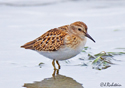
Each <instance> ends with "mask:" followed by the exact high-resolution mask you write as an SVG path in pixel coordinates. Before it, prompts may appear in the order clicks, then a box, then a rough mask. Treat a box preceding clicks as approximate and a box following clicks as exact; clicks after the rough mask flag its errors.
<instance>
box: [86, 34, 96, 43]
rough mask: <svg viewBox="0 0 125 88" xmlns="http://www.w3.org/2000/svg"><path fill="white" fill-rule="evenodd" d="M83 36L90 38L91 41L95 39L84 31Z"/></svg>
mask: <svg viewBox="0 0 125 88" xmlns="http://www.w3.org/2000/svg"><path fill="white" fill-rule="evenodd" d="M85 36H86V37H88V38H89V39H91V40H92V41H93V42H95V40H94V39H93V38H92V37H91V36H90V35H89V34H88V33H86V35H85Z"/></svg>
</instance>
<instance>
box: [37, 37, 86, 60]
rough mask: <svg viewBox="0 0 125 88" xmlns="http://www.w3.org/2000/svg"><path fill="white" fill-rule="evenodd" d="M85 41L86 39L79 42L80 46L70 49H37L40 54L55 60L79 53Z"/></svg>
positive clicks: (68, 57)
mask: <svg viewBox="0 0 125 88" xmlns="http://www.w3.org/2000/svg"><path fill="white" fill-rule="evenodd" d="M85 43H86V39H85V41H84V42H81V44H80V46H79V47H77V48H76V49H71V48H69V47H66V48H62V49H59V50H58V51H52V52H49V51H38V53H40V54H41V55H43V56H45V57H48V58H49V59H55V60H66V59H70V58H71V57H74V56H76V55H77V54H79V53H80V52H81V51H82V50H83V48H84V45H85Z"/></svg>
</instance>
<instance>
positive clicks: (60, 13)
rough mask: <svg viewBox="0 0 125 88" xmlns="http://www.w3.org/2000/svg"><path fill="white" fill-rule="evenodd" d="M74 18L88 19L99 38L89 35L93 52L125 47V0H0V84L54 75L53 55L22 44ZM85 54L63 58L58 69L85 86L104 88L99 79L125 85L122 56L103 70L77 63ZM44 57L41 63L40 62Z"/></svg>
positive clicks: (13, 86) (7, 87)
mask: <svg viewBox="0 0 125 88" xmlns="http://www.w3.org/2000/svg"><path fill="white" fill-rule="evenodd" d="M75 21H83V22H85V23H86V24H87V26H88V33H89V34H90V35H91V36H92V37H93V38H94V39H95V40H96V43H93V42H92V41H91V40H89V39H88V41H87V44H86V46H87V47H90V48H91V49H90V50H88V52H90V53H91V54H96V53H99V52H101V51H108V52H115V51H116V52H124V51H125V0H0V41H1V42H0V79H1V80H0V86H1V87H4V88H22V86H23V84H24V83H33V82H34V81H41V80H43V79H44V78H49V77H51V75H52V72H53V67H52V66H51V60H50V59H48V58H46V57H44V56H42V55H39V54H38V53H36V52H33V51H30V50H25V49H21V48H20V46H21V45H23V44H24V43H26V42H28V41H31V40H33V39H35V38H37V37H39V36H40V35H42V34H43V33H45V32H46V31H48V30H50V29H52V28H56V27H59V26H63V25H67V24H70V23H73V22H75ZM118 48H119V49H118ZM83 57H84V54H82V53H81V54H80V55H78V56H76V57H74V58H72V59H70V60H69V62H70V63H68V64H67V63H66V62H65V61H62V62H60V64H61V66H62V69H61V70H60V74H62V75H65V76H68V77H71V78H73V79H74V80H76V81H77V82H79V83H81V84H83V87H85V88H92V87H93V86H95V87H96V88H101V87H100V82H105V81H109V82H118V83H120V84H122V86H121V87H120V88H125V86H124V85H123V84H125V75H124V74H123V73H125V72H124V70H123V69H124V66H125V60H124V59H123V58H124V56H120V57H117V59H118V60H122V62H117V64H119V65H114V66H112V68H109V69H106V70H103V71H97V70H93V69H92V68H91V65H90V66H87V67H85V66H76V65H79V64H82V63H83V62H84V61H80V60H79V59H78V58H83ZM41 62H42V63H44V65H43V66H42V68H40V67H39V66H38V64H39V63H41ZM74 70H76V71H75V72H74ZM95 80H96V81H95Z"/></svg>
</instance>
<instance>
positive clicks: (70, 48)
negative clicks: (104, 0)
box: [21, 21, 95, 69]
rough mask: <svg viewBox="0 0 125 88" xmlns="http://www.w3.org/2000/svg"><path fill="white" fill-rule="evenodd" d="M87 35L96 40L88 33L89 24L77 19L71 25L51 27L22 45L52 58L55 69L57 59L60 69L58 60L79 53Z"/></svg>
mask: <svg viewBox="0 0 125 88" xmlns="http://www.w3.org/2000/svg"><path fill="white" fill-rule="evenodd" d="M86 37H88V38H90V39H91V40H92V41H93V42H95V40H94V39H93V38H92V37H91V36H90V35H89V34H88V33H87V25H86V24H85V23H83V22H81V21H77V22H74V23H71V24H70V25H64V26H61V27H58V28H54V29H51V30H49V31H47V32H46V33H44V34H43V35H41V36H40V37H38V38H36V39H35V40H33V41H30V42H28V43H26V44H24V45H23V46H21V47H22V48H25V49H31V50H34V51H37V52H38V53H40V54H42V55H43V56H45V57H47V58H50V59H52V60H53V61H52V65H53V67H54V69H56V67H55V61H56V63H57V65H58V69H60V64H59V62H58V61H60V60H67V59H70V58H72V57H74V56H76V55H77V54H79V53H80V52H81V51H82V50H83V48H84V46H85V43H86V40H87V38H86Z"/></svg>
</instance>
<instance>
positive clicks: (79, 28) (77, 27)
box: [69, 21, 95, 42]
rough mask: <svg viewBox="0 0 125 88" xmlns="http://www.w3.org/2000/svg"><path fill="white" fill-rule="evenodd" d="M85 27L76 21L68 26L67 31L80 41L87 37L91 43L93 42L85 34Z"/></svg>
mask: <svg viewBox="0 0 125 88" xmlns="http://www.w3.org/2000/svg"><path fill="white" fill-rule="evenodd" d="M87 29H88V28H87V25H86V24H85V23H83V22H80V21H77V22H74V23H72V24H70V25H69V31H70V32H71V33H73V34H75V35H76V36H78V37H80V38H81V39H84V38H85V37H88V38H89V39H91V40H92V41H93V42H95V40H94V39H93V38H92V37H91V36H90V35H89V34H88V33H87Z"/></svg>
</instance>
